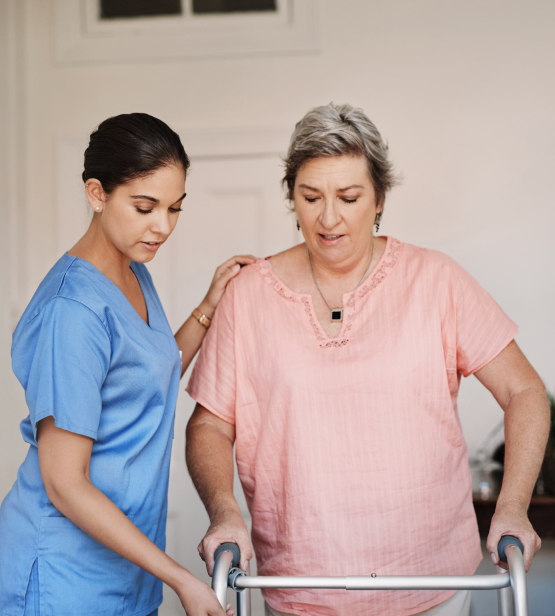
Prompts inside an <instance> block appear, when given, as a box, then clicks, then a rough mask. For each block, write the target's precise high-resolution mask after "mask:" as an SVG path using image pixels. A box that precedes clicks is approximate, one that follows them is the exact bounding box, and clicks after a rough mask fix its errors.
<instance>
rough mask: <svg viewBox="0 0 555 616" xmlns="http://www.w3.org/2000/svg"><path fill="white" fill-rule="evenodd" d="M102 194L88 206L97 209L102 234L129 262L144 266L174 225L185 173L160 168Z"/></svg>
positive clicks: (180, 169) (183, 187)
mask: <svg viewBox="0 0 555 616" xmlns="http://www.w3.org/2000/svg"><path fill="white" fill-rule="evenodd" d="M93 181H94V180H93ZM102 194H103V196H104V198H103V200H102V201H101V205H100V206H98V205H96V203H95V204H93V203H91V205H92V206H93V209H96V207H100V212H99V214H100V216H99V224H100V226H101V228H102V231H103V235H104V236H105V237H106V238H107V239H108V241H109V242H110V243H111V244H113V245H114V247H115V248H116V249H117V250H118V251H119V252H120V253H121V254H123V255H125V256H126V257H128V258H130V259H131V260H132V261H135V262H137V263H147V262H148V261H151V260H152V259H153V258H154V256H155V255H156V252H157V250H158V249H159V248H160V246H161V245H162V244H163V243H164V242H165V241H166V240H167V239H168V237H169V236H170V235H171V233H172V231H173V230H174V228H175V225H176V224H177V219H178V218H179V212H180V211H181V203H182V201H183V199H184V198H185V172H184V171H183V169H182V168H181V167H178V166H171V167H162V168H160V169H157V170H156V171H154V172H153V173H151V174H150V175H148V176H146V177H142V178H137V179H135V180H132V181H130V182H129V183H127V184H122V185H120V186H118V187H117V188H116V189H114V190H113V191H112V193H111V194H110V195H105V194H104V193H102Z"/></svg>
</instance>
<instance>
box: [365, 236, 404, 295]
mask: <svg viewBox="0 0 555 616" xmlns="http://www.w3.org/2000/svg"><path fill="white" fill-rule="evenodd" d="M389 241H390V246H387V247H386V251H387V254H385V255H384V259H383V262H382V264H381V265H380V267H379V268H378V270H377V271H374V272H372V274H371V275H370V278H369V279H368V281H367V282H366V283H365V284H363V285H362V286H361V287H360V289H359V291H358V293H357V297H356V298H355V299H362V298H363V297H365V296H366V295H368V293H370V291H373V290H374V289H375V288H376V287H377V286H378V285H379V284H380V283H381V282H383V281H384V280H385V279H386V278H387V275H388V274H389V272H390V271H391V270H392V269H393V268H394V267H395V265H396V263H397V261H398V260H399V256H400V255H401V252H402V251H403V244H401V242H400V241H399V240H396V239H395V238H390V240H389Z"/></svg>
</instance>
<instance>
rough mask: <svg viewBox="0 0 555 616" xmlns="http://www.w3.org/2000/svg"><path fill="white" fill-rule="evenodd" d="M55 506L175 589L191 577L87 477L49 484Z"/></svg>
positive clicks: (114, 549) (83, 528)
mask: <svg viewBox="0 0 555 616" xmlns="http://www.w3.org/2000/svg"><path fill="white" fill-rule="evenodd" d="M48 494H49V497H50V499H51V501H52V503H53V504H54V506H55V507H56V508H57V509H58V510H59V511H61V513H63V514H64V515H65V516H66V517H67V518H69V519H70V520H71V521H72V522H74V523H75V524H76V525H77V526H79V528H81V529H82V530H83V531H84V532H86V533H87V534H88V535H90V536H91V537H92V538H93V539H95V540H96V541H98V542H99V543H101V544H102V545H104V546H106V547H107V548H108V549H110V550H112V551H113V552H116V553H117V554H119V555H120V556H123V557H124V558H126V559H127V560H129V561H131V562H132V563H134V564H135V565H137V566H139V567H141V568H142V569H144V570H145V571H147V572H148V573H151V574H152V575H154V576H155V577H157V578H158V579H160V580H162V581H163V582H165V583H166V584H167V585H168V586H170V587H171V588H173V589H174V590H175V589H177V588H178V587H181V586H183V584H186V583H187V582H188V580H189V578H192V577H193V576H192V574H190V573H189V572H188V571H187V570H186V569H185V568H184V567H182V566H181V565H179V564H178V563H176V562H175V561H174V560H173V559H171V558H170V557H169V556H168V555H167V554H165V553H164V552H163V551H162V550H160V549H159V548H158V547H157V546H156V545H155V544H154V543H152V541H150V540H149V539H148V538H147V537H146V536H145V535H144V534H143V533H142V532H141V531H140V530H139V529H138V528H137V527H136V526H135V525H134V524H133V523H132V522H131V521H130V520H129V518H127V517H126V516H125V515H124V514H123V512H122V511H121V510H120V509H119V508H118V507H117V506H116V505H115V504H114V503H113V502H112V501H111V500H110V499H109V498H108V497H107V496H106V495H105V494H103V493H102V492H101V491H100V490H98V489H97V488H96V487H95V486H94V485H93V484H92V483H91V482H90V481H89V480H88V479H87V478H86V477H82V478H77V479H73V480H70V481H65V482H64V484H63V485H57V486H55V485H52V484H51V485H50V486H49V490H48Z"/></svg>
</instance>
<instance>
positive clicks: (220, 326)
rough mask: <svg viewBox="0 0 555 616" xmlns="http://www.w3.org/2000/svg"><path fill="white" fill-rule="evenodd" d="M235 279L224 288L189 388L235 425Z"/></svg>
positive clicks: (211, 409) (222, 417)
mask: <svg viewBox="0 0 555 616" xmlns="http://www.w3.org/2000/svg"><path fill="white" fill-rule="evenodd" d="M234 289H235V281H234V280H232V281H231V282H230V283H229V284H228V285H227V288H226V290H225V293H224V296H223V297H222V299H221V301H220V303H219V305H218V308H217V309H216V313H215V315H214V319H213V320H212V324H211V325H210V329H209V330H208V333H207V334H206V337H205V339H204V341H203V343H202V347H201V349H200V354H199V357H198V359H197V361H196V363H195V367H194V369H193V372H192V374H191V378H190V380H189V383H188V385H187V389H186V391H187V392H188V393H189V395H190V396H191V398H193V399H194V400H196V401H197V402H198V403H199V404H201V405H202V406H204V407H205V408H206V409H208V410H209V411H210V412H211V413H213V414H214V415H216V416H217V417H219V418H220V419H223V420H224V421H227V422H228V423H231V424H235V403H236V381H237V375H236V361H235V293H234Z"/></svg>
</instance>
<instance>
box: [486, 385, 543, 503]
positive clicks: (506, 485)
mask: <svg viewBox="0 0 555 616" xmlns="http://www.w3.org/2000/svg"><path fill="white" fill-rule="evenodd" d="M549 423H550V410H549V403H548V400H547V396H546V393H545V389H544V388H543V387H542V386H536V387H530V388H528V389H525V390H523V391H521V392H519V393H517V394H515V395H513V396H511V398H510V400H509V403H508V404H507V406H506V408H505V464H504V476H503V486H502V488H501V493H500V495H499V499H498V507H515V508H519V509H521V510H523V511H527V509H528V506H529V504H530V498H531V496H532V491H533V489H534V485H535V483H536V480H537V477H538V473H539V471H540V468H541V464H542V461H543V457H544V452H545V445H546V443H547V437H548V434H549Z"/></svg>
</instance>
